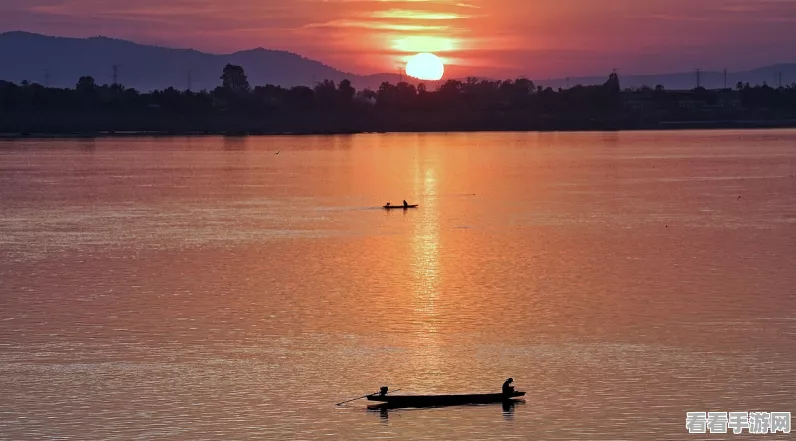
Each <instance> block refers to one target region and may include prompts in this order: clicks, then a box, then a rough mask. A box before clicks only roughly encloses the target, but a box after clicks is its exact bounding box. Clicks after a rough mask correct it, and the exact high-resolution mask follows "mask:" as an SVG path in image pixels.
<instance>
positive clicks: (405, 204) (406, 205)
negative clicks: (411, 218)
mask: <svg viewBox="0 0 796 441" xmlns="http://www.w3.org/2000/svg"><path fill="white" fill-rule="evenodd" d="M408 206H409V204H407V203H406V199H404V208H406V207H408Z"/></svg>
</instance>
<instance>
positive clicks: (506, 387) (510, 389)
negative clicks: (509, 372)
mask: <svg viewBox="0 0 796 441" xmlns="http://www.w3.org/2000/svg"><path fill="white" fill-rule="evenodd" d="M513 382H514V379H513V378H509V379H508V380H506V381H505V382H504V383H503V395H512V394H514V386H512V385H511V383H513Z"/></svg>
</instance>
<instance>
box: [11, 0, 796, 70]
mask: <svg viewBox="0 0 796 441" xmlns="http://www.w3.org/2000/svg"><path fill="white" fill-rule="evenodd" d="M10 30H22V31H30V32H38V33H43V34H47V35H58V36H70V37H91V36H97V35H103V36H107V37H115V38H124V39H129V40H133V41H136V42H140V43H147V44H157V45H163V46H169V47H180V48H194V49H198V50H201V51H205V52H212V53H229V52H234V51H237V50H245V49H252V48H256V47H264V48H267V49H281V50H289V51H291V52H296V53H299V54H301V55H303V56H306V57H308V58H313V59H317V60H319V61H322V62H324V63H326V64H329V65H331V66H334V67H336V68H338V69H340V70H343V71H346V72H352V73H358V74H369V73H379V72H395V71H396V70H397V69H398V68H399V66H401V65H402V64H403V63H405V61H406V59H408V57H409V56H410V55H413V54H415V53H417V52H433V53H435V54H437V55H439V56H440V57H441V58H442V59H443V61H445V63H446V65H447V68H448V71H447V74H446V76H448V74H455V75H483V76H492V77H506V78H508V77H512V76H521V75H524V76H528V77H531V78H550V77H563V76H578V75H593V74H604V73H605V74H607V73H609V72H610V71H611V70H612V69H618V70H619V71H620V72H625V73H666V72H679V71H693V70H694V69H696V68H701V69H704V70H709V69H716V70H720V69H723V68H725V67H726V68H728V69H730V70H741V69H746V68H754V67H759V66H762V65H766V64H773V63H779V62H796V0H1V1H0V31H10Z"/></svg>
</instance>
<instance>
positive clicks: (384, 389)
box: [379, 386, 390, 396]
mask: <svg viewBox="0 0 796 441" xmlns="http://www.w3.org/2000/svg"><path fill="white" fill-rule="evenodd" d="M388 390H390V389H389V388H388V387H387V386H382V387H380V388H379V395H381V396H384V395H387V391H388Z"/></svg>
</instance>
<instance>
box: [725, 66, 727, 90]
mask: <svg viewBox="0 0 796 441" xmlns="http://www.w3.org/2000/svg"><path fill="white" fill-rule="evenodd" d="M724 88H725V89H726V88H727V68H726V67H725V68H724Z"/></svg>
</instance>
